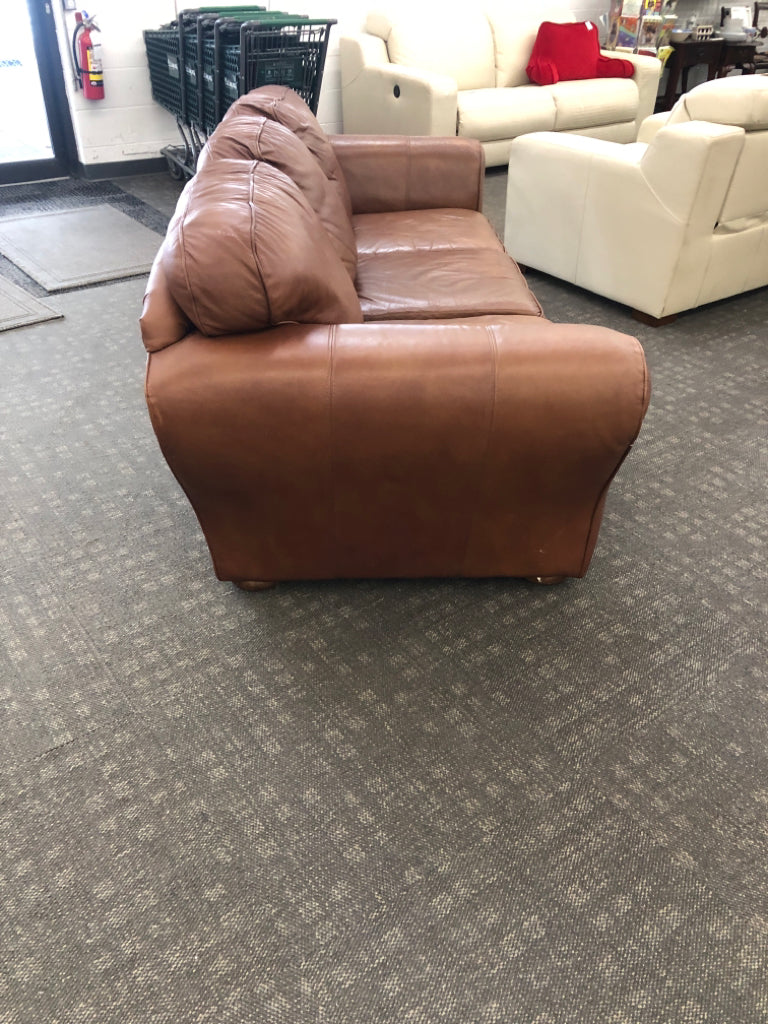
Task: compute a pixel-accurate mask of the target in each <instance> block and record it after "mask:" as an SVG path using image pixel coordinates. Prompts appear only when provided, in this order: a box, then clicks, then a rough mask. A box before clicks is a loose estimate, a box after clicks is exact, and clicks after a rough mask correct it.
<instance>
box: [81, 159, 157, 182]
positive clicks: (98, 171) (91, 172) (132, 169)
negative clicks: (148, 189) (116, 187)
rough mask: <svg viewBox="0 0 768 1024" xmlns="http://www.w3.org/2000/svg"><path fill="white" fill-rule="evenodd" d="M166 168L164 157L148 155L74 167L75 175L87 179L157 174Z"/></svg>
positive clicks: (95, 179)
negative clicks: (141, 157)
mask: <svg viewBox="0 0 768 1024" xmlns="http://www.w3.org/2000/svg"><path fill="white" fill-rule="evenodd" d="M167 170H168V162H167V161H166V159H165V157H163V156H158V157H150V158H149V159H146V160H116V161H115V162H114V163H109V164H82V163H78V164H77V166H76V167H75V176H76V177H78V178H85V179H86V180H87V181H98V180H99V179H101V178H125V177H127V176H128V175H129V174H158V173H160V172H161V171H167Z"/></svg>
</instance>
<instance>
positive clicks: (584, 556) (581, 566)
mask: <svg viewBox="0 0 768 1024" xmlns="http://www.w3.org/2000/svg"><path fill="white" fill-rule="evenodd" d="M635 346H636V347H635V352H636V354H637V355H638V356H639V359H640V365H641V367H642V370H643V374H642V376H643V386H642V388H641V389H640V409H639V413H638V422H637V430H636V431H635V433H634V435H633V436H632V438H631V440H630V441H629V444H628V445H627V447H626V448H625V450H624V454H623V455H622V456H621V458H620V459H619V461H618V462H617V464H616V466H615V467H614V469H613V472H612V473H611V474H610V476H609V477H608V479H607V480H606V482H605V486H604V487H602V489H601V490H600V493H599V494H598V496H597V501H596V502H595V504H594V507H593V509H592V515H591V516H590V518H589V529H588V530H587V536H586V538H585V540H584V550H583V551H582V555H581V561H580V563H579V573H580V575H581V576H584V574H585V573H586V571H587V568H588V567H587V566H586V565H585V564H584V563H585V562H586V560H587V553H588V550H589V547H590V542H591V539H592V534H593V531H594V528H595V516H596V515H597V510H598V509H599V508H600V505H601V503H602V501H603V499H604V498H605V497H607V493H608V489H609V488H610V486H611V484H612V483H613V481H614V478H615V476H616V474H617V473H618V472H619V470H620V469H621V467H622V465H623V463H624V460H625V459H626V457H627V456H628V455H629V453H630V451H631V450H632V445H633V444H634V443H635V441H636V440H637V437H638V434H639V433H640V428H641V427H642V425H643V416H644V414H645V405H646V403H645V396H646V394H647V392H648V364H647V363H646V361H645V352H644V351H643V347H642V345H641V344H640V342H639V341H637V339H635ZM649 397H650V396H649ZM595 546H596V543H595ZM593 551H594V546H593Z"/></svg>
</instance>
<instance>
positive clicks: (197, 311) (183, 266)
mask: <svg viewBox="0 0 768 1024" xmlns="http://www.w3.org/2000/svg"><path fill="white" fill-rule="evenodd" d="M188 210H189V199H187V202H186V205H185V208H184V216H183V217H182V218H181V219H180V221H179V248H180V249H181V270H182V273H183V274H184V281H185V282H186V285H187V294H188V295H189V297H190V299H191V300H192V309H193V310H194V312H195V323H196V324H198V325H199V327H200V330H201V331H205V326H204V323H203V317H202V316H201V314H200V308H199V306H198V305H197V299H196V298H195V290H194V288H193V287H192V282H191V281H190V278H189V269H188V267H187V245H186V242H185V241H184V224H185V223H186V219H187V211H188Z"/></svg>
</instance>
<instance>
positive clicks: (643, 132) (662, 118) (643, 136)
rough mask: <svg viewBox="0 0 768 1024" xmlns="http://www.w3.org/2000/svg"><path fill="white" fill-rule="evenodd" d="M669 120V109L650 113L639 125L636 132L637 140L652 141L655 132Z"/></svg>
mask: <svg viewBox="0 0 768 1024" xmlns="http://www.w3.org/2000/svg"><path fill="white" fill-rule="evenodd" d="M668 120H669V111H668V110H663V111H662V112H661V113H659V114H651V116H650V117H646V119H645V120H644V121H643V123H642V124H641V125H640V131H639V132H638V133H637V141H638V142H645V143H649V142H653V140H654V139H655V138H656V133H657V132H658V131H659V129H660V128H663V127H664V125H665V124H666V123H667V121H668Z"/></svg>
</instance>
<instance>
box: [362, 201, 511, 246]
mask: <svg viewBox="0 0 768 1024" xmlns="http://www.w3.org/2000/svg"><path fill="white" fill-rule="evenodd" d="M352 226H353V227H354V231H355V241H356V242H357V251H358V252H360V253H374V252H400V251H403V250H406V251H408V250H411V251H413V250H416V249H421V250H428V251H430V252H432V251H435V250H437V249H466V248H478V249H491V250H493V251H495V252H501V251H502V250H503V248H504V246H503V245H502V244H501V242H500V241H499V238H498V236H497V234H496V232H495V231H494V230H493V228H492V227H491V224H490V223H489V221H488V220H487V219H486V217H484V216H483V214H482V213H478V211H477V210H458V209H456V210H398V211H395V212H393V213H358V214H355V215H354V216H353V217H352Z"/></svg>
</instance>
